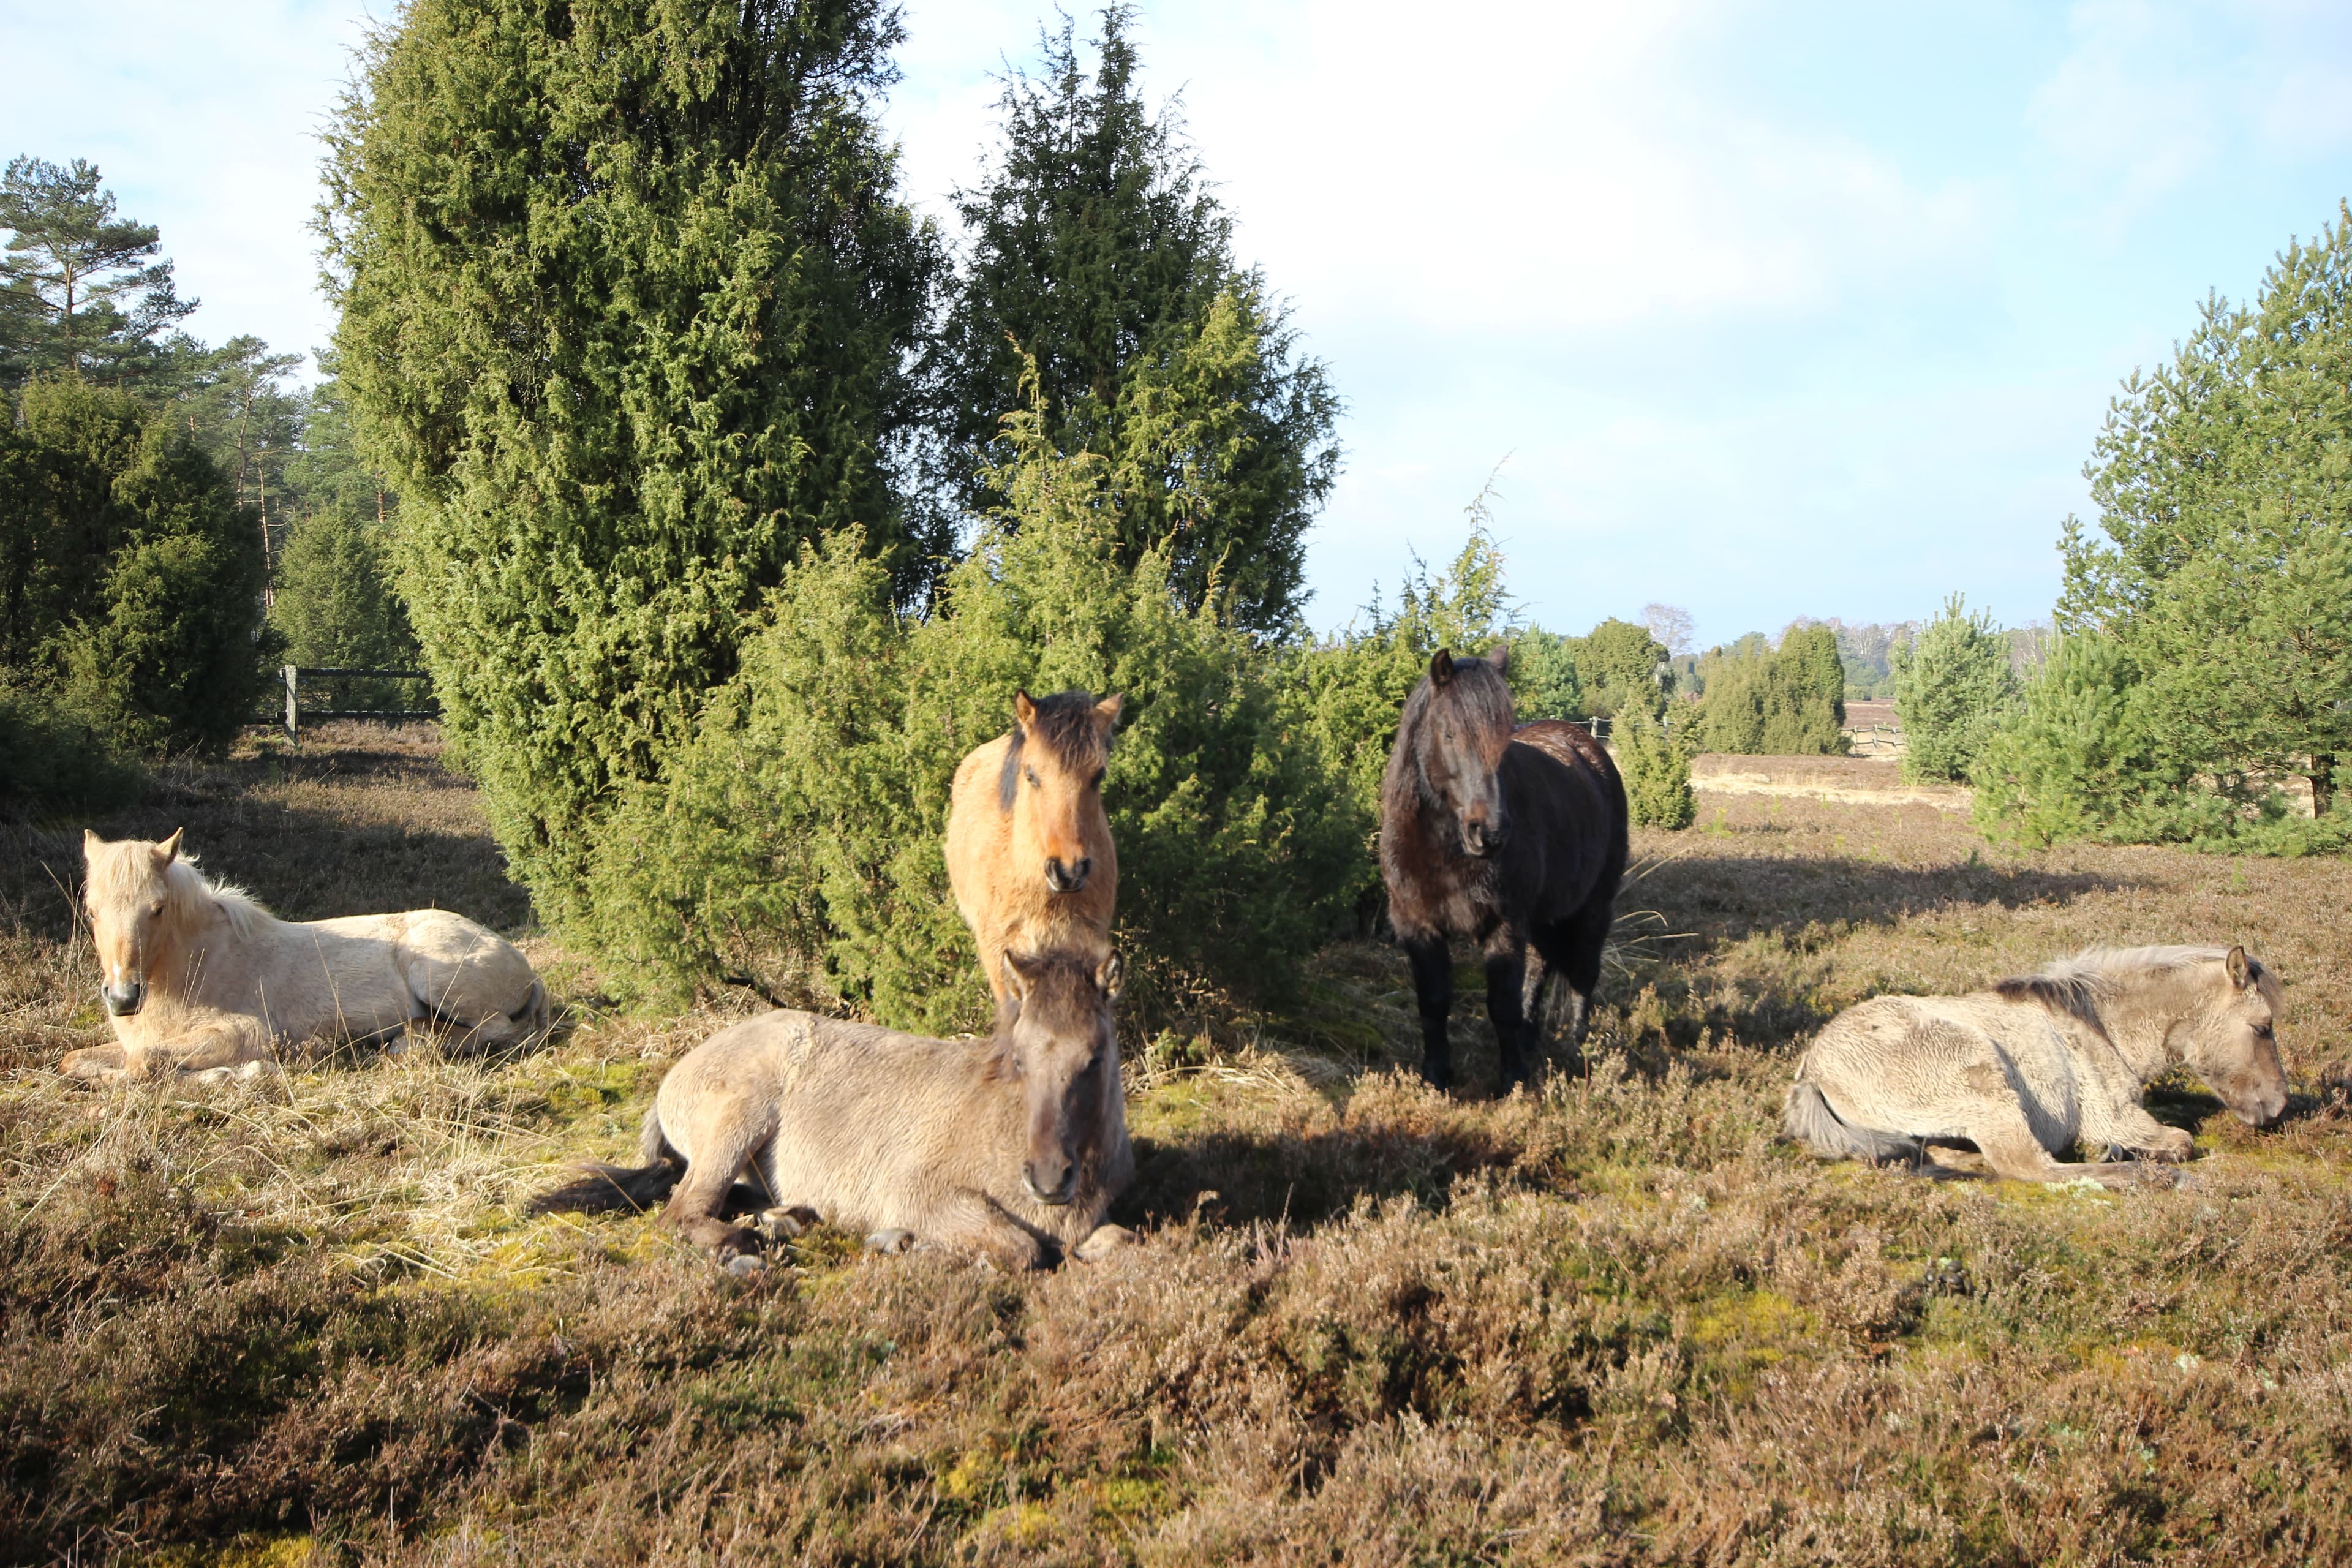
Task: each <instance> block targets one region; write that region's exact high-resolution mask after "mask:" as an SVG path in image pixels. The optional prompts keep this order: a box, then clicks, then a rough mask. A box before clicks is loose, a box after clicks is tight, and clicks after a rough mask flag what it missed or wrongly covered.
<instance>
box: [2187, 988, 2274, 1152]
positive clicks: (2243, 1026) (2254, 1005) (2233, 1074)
mask: <svg viewBox="0 0 2352 1568" xmlns="http://www.w3.org/2000/svg"><path fill="white" fill-rule="evenodd" d="M2281 1001H2282V997H2281V995H2280V992H2279V984H2278V976H2277V975H2276V974H2274V973H2272V972H2271V971H2270V970H2268V969H2265V968H2264V967H2263V965H2262V963H2261V962H2260V961H2259V960H2256V959H2254V958H2252V957H2249V956H2248V955H2247V952H2246V950H2245V949H2244V948H2242V947H2233V948H2231V950H2230V951H2229V952H2228V953H2226V954H2225V955H2224V956H2223V957H2222V959H2221V973H2220V974H2219V975H2218V976H2217V977H2216V984H2215V986H2214V988H2213V989H2212V991H2211V993H2210V994H2209V995H2208V997H2207V998H2206V1001H2205V1005H2203V1006H2202V1007H2201V1008H2200V1009H2199V1010H2198V1011H2197V1012H2196V1013H2194V1014H2193V1015H2191V1016H2190V1017H2189V1020H2188V1024H2189V1027H2188V1029H2187V1031H2186V1033H2187V1036H2188V1038H2187V1041H2186V1044H2185V1048H2184V1049H2183V1050H2182V1053H2181V1055H2182V1058H2183V1059H2185V1060H2186V1061H2187V1063H2188V1065H2189V1068H2190V1069H2191V1070H2193V1071H2194V1072H2195V1073H2196V1074H2197V1076H2198V1077H2200V1078H2201V1079H2204V1080H2205V1085H2206V1087H2207V1088H2209V1089H2211V1090H2212V1091H2213V1092H2214V1093H2215V1094H2218V1095H2220V1096H2221V1103H2222V1104H2224V1105H2226V1106H2228V1107H2229V1108H2230V1109H2231V1110H2233V1111H2235V1112H2236V1113H2237V1117H2238V1120H2239V1121H2242V1122H2244V1123H2246V1125H2247V1126H2249V1127H2268V1126H2269V1125H2270V1124H2271V1123H2272V1122H2273V1121H2277V1120H2278V1119H2279V1117H2280V1116H2281V1115H2282V1114H2283V1113H2284V1111H2285V1110H2286V1067H2285V1064H2284V1063H2283V1062H2282V1061H2280V1059H2279V1048H2278V1034H2277V1026H2278V1016H2279V1012H2280V1004H2281Z"/></svg>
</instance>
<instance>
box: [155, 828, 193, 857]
mask: <svg viewBox="0 0 2352 1568" xmlns="http://www.w3.org/2000/svg"><path fill="white" fill-rule="evenodd" d="M185 832H187V829H186V828H184V827H174V828H173V829H172V837H169V838H166V839H165V840H163V843H161V844H158V845H157V846H155V864H157V865H158V866H168V865H170V864H171V863H172V862H173V861H174V860H177V859H178V858H180V836H181V835H182V834H184V833H185Z"/></svg>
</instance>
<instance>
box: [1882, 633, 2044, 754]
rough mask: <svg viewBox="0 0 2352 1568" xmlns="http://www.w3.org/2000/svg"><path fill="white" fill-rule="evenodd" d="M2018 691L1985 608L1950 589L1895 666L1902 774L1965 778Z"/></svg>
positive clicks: (2005, 647)
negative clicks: (1973, 607) (1972, 608)
mask: <svg viewBox="0 0 2352 1568" xmlns="http://www.w3.org/2000/svg"><path fill="white" fill-rule="evenodd" d="M2016 695H2017V680H2016V678H2015V677H2014V676H2012V675H2011V673H2010V668H2009V645H2008V643H2007V641H2006V640H2005V639H2003V638H2002V637H2001V636H2000V632H1999V631H1997V630H1996V629H1995V628H1994V626H1993V623H1992V616H1991V613H1990V611H1985V612H1979V614H1976V615H1970V614H1969V613H1968V609H1967V602H1966V601H1965V600H1964V599H1963V598H1962V596H1961V595H1958V594H1955V595H1952V596H1951V597H1950V598H1949V599H1948V600H1946V601H1945V602H1944V612H1943V614H1941V615H1939V616H1937V617H1936V618H1935V619H1934V620H1932V621H1929V622H1928V623H1927V627H1926V629H1925V630H1923V631H1921V632H1920V634H1919V636H1918V638H1917V640H1916V641H1915V642H1913V643H1912V645H1911V646H1910V647H1909V648H1907V649H1906V650H1905V652H1904V655H1903V658H1902V659H1901V661H1900V662H1899V663H1897V664H1896V666H1895V710H1896V711H1897V712H1898V713H1900V714H1901V715H1902V719H1903V741H1904V751H1903V776H1904V777H1905V778H1906V779H1925V780H1930V781H1937V782H1944V783H1953V784H1960V783H1965V782H1967V780H1968V776H1969V769H1970V768H1971V767H1973V766H1975V764H1976V761H1977V755H1978V753H1979V752H1980V751H1982V750H1983V748H1984V744H1985V742H1986V740H1987V738H1988V737H1989V736H1990V734H1991V733H1992V730H1993V726H1994V725H1995V724H1997V723H1998V722H2000V718H2001V715H2002V714H2003V713H2004V712H2006V711H2007V710H2008V709H2009V707H2010V705H2011V702H2012V701H2013V700H2015V698H2016Z"/></svg>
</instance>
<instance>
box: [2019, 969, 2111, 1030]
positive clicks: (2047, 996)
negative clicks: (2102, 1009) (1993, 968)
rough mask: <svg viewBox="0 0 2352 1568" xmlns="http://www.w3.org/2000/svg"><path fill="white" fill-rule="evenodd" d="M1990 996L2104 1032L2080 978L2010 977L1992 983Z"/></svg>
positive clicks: (2094, 997)
mask: <svg viewBox="0 0 2352 1568" xmlns="http://www.w3.org/2000/svg"><path fill="white" fill-rule="evenodd" d="M1992 990H1993V994H1994V995H1996V996H1998V997H2000V999H2001V1000H2002V1001H2004V1002H2032V1003H2036V1004H2038V1005H2041V1006H2042V1007H2044V1008H2047V1009H2048V1010H2049V1011H2051V1012H2053V1013H2063V1014H2064V1015H2065V1016H2068V1017H2070V1018H2074V1019H2076V1020H2078V1021H2079V1022H2082V1023H2084V1024H2088V1025H2090V1026H2091V1027H2093V1028H2095V1029H2098V1030H2100V1031H2101V1032H2102V1033H2105V1026H2103V1025H2102V1024H2101V1023H2100V1022H2099V999H2098V995H2097V994H2096V993H2095V991H2094V990H2093V989H2092V986H2091V983H2090V982H2089V981H2088V980H2086V979H2084V978H2083V977H2082V976H2081V975H2078V974H2075V975H2062V974H2013V975H2011V976H2010V977H2009V978H2008V979H2006V980H1996V981H1994V982H1993V983H1992Z"/></svg>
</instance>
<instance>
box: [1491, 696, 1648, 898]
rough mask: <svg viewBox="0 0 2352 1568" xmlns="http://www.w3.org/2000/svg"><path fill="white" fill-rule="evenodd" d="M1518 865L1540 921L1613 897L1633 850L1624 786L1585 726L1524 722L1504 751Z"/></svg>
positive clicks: (1614, 766)
mask: <svg viewBox="0 0 2352 1568" xmlns="http://www.w3.org/2000/svg"><path fill="white" fill-rule="evenodd" d="M1504 768H1505V784H1506V787H1507V789H1508V790H1509V792H1510V795H1509V798H1510V809H1511V815H1512V820H1513V824H1514V826H1513V832H1514V833H1515V834H1516V835H1523V836H1525V843H1524V844H1523V846H1522V847H1521V849H1520V853H1519V856H1518V861H1519V863H1520V864H1521V865H1523V866H1524V867H1525V868H1526V869H1527V873H1528V880H1529V881H1530V882H1532V883H1533V884H1534V885H1533V886H1531V887H1529V888H1528V889H1527V893H1528V898H1529V900H1530V903H1531V906H1532V909H1533V910H1535V911H1536V912H1538V915H1539V918H1553V919H1557V918H1560V917H1561V916H1563V915H1565V914H1567V913H1570V912H1572V911H1573V910H1577V909H1580V908H1582V907H1583V905H1584V904H1585V903H1586V902H1587V901H1588V900H1591V899H1592V898H1594V897H1596V896H1598V897H1602V898H1610V899H1613V898H1614V897H1615V896H1616V892H1617V884H1618V883H1619V881H1621V880H1622V879H1623V877H1624V874H1625V862H1626V858H1627V856H1628V854H1629V852H1630V838H1629V829H1628V826H1627V813H1626V807H1625V785H1624V782H1623V780H1622V779H1621V778H1620V777H1619V776H1618V773H1617V764H1616V763H1615V762H1614V761H1613V760H1612V758H1611V757H1610V755H1609V752H1608V751H1607V750H1606V749H1605V748H1603V747H1602V746H1601V743H1600V742H1597V741H1595V740H1594V739H1593V738H1592V737H1591V734H1590V733H1588V732H1587V731H1585V730H1584V728H1583V727H1582V726H1581V725H1577V724H1570V723H1564V722H1562V721H1559V720H1556V719H1545V720H1538V721H1536V722H1535V723H1532V724H1524V725H1521V726H1520V727H1519V728H1518V729H1517V731H1514V732H1513V733H1512V736H1511V745H1510V747H1509V749H1508V750H1507V752H1505V753H1504Z"/></svg>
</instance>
